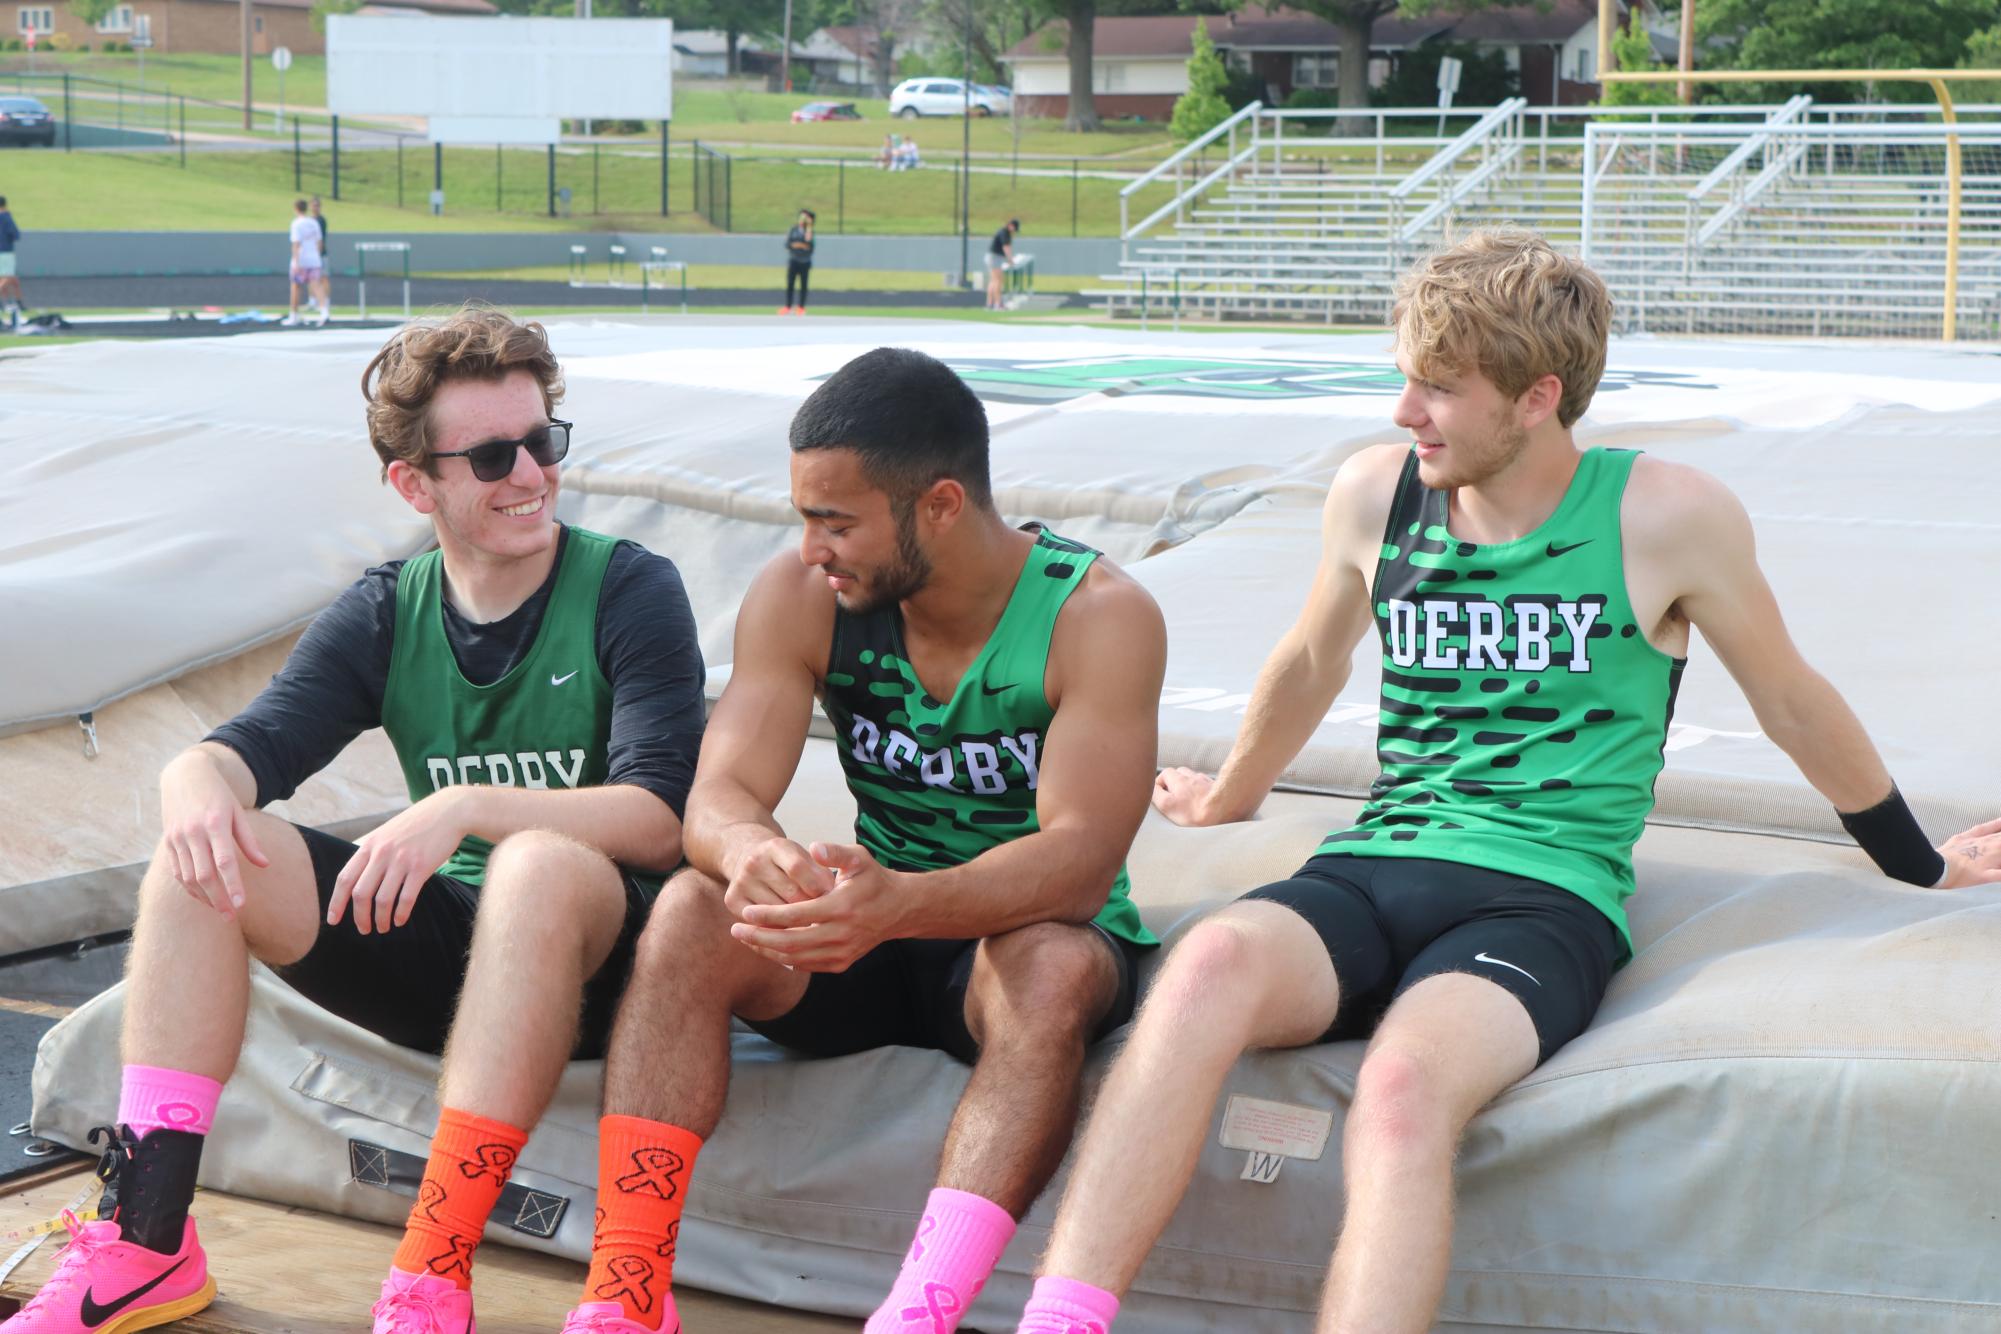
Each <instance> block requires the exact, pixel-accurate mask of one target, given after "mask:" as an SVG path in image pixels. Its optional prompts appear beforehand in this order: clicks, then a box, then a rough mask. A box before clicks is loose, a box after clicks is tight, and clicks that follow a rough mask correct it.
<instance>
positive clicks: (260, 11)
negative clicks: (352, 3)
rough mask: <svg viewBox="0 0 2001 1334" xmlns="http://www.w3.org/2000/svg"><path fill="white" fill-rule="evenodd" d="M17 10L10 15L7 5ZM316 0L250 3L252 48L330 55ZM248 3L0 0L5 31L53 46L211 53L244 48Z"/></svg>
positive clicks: (421, 6)
mask: <svg viewBox="0 0 2001 1334" xmlns="http://www.w3.org/2000/svg"><path fill="white" fill-rule="evenodd" d="M10 8H11V9H12V10H13V11H14V12H13V15H12V19H11V22H9V21H8V19H7V17H6V11H7V10H8V9H10ZM312 9H313V0H253V3H252V5H251V10H250V25H251V34H250V42H251V50H252V52H253V53H255V54H257V55H260V56H261V55H268V54H269V53H270V51H271V49H272V48H273V47H278V46H286V47H290V48H291V49H292V53H293V54H294V55H301V56H318V55H325V54H326V49H327V42H326V38H325V36H323V35H322V34H321V33H320V31H319V30H318V29H316V28H315V27H313V18H312ZM361 12H362V13H364V14H394V13H422V14H495V13H498V12H499V11H498V10H497V9H495V8H494V6H493V5H492V4H491V3H490V2H489V0H399V3H397V4H395V5H369V6H368V7H366V8H365V9H363V10H362V11H361ZM241 23H242V10H241V8H240V7H239V5H238V2H237V0H120V3H119V4H118V5H117V6H116V7H115V8H113V9H112V11H111V12H110V13H109V14H107V15H106V16H105V18H104V21H103V22H102V23H98V24H95V25H93V24H89V23H85V22H84V21H83V20H82V19H80V18H78V17H77V16H76V14H75V12H74V11H72V10H71V9H70V7H69V5H68V3H67V2H66V0H0V24H5V30H4V35H5V36H7V37H11V38H13V39H15V40H16V41H19V40H20V39H22V38H23V37H25V36H26V35H27V33H28V30H29V29H30V28H33V29H34V30H35V32H36V34H37V37H36V40H37V42H38V43H40V44H42V45H43V47H44V48H45V49H46V47H47V45H48V43H49V39H50V37H51V36H54V37H56V39H57V40H56V42H55V45H56V46H57V47H64V46H66V47H67V48H68V49H70V50H77V49H80V48H82V47H85V46H88V47H90V48H91V49H92V50H99V49H101V48H102V47H103V46H104V45H105V43H107V42H117V43H119V44H121V45H122V44H124V43H128V42H130V41H131V40H132V39H133V38H135V37H144V38H150V39H151V40H152V43H153V46H152V49H153V50H155V51H160V52H181V53H187V52H204V53H208V54H213V55H235V54H236V53H237V52H238V51H239V50H241V49H242V46H241V43H242V38H241V35H240V34H241V28H240V24H241Z"/></svg>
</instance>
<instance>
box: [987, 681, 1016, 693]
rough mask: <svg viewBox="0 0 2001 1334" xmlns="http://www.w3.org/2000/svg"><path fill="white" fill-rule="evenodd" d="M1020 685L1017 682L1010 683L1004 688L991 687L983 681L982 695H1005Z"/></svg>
mask: <svg viewBox="0 0 2001 1334" xmlns="http://www.w3.org/2000/svg"><path fill="white" fill-rule="evenodd" d="M1019 684H1020V682H1017V681H1009V682H1008V683H1007V684H1006V685H1004V686H990V685H988V684H987V683H986V682H985V681H982V682H980V693H981V694H983V695H1004V694H1006V693H1007V692H1008V691H1010V690H1012V689H1014V688H1015V686H1017V685H1019Z"/></svg>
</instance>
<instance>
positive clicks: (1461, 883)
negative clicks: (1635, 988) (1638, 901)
mask: <svg viewBox="0 0 2001 1334" xmlns="http://www.w3.org/2000/svg"><path fill="white" fill-rule="evenodd" d="M1244 898H1245V899H1255V900H1262V901H1264V902H1269V903H1279V904H1283V905H1285V906H1286V907H1288V908H1290V909H1292V910H1293V911H1294V912H1296V913H1298V914H1299V915H1300V916H1301V917H1304V918H1305V919H1306V920H1307V922H1308V923H1309V924H1311V926H1312V927H1313V929H1314V930H1315V931H1317V932H1318V933H1319V934H1320V939H1321V940H1322V942H1324V943H1325V944H1326V946H1327V956H1328V958H1330V959H1331V960H1333V963H1334V976H1335V977H1336V978H1337V979H1338V980H1339V982H1340V986H1341V1008H1340V1011H1339V1013H1338V1014H1336V1015H1335V1018H1334V1025H1333V1027H1331V1028H1329V1029H1328V1030H1327V1032H1326V1034H1325V1035H1323V1036H1322V1038H1321V1039H1320V1040H1321V1041H1322V1042H1334V1041H1338V1040H1340V1039H1343V1038H1356V1037H1365V1036H1367V1035H1368V1034H1370V1033H1372V1032H1374V1031H1375V1027H1376V1025H1377V1024H1378V1023H1379V1022H1380V1021H1381V1020H1382V1017H1383V1014H1384V1012H1385V1011H1386V1010H1388V1009H1389V1007H1390V1003H1391V1002H1392V1001H1394V1000H1395V999H1396V998H1397V997H1398V996H1401V995H1402V994H1403V993H1404V992H1406V991H1408V990H1410V989H1411V987H1413V986H1415V985H1416V984H1417V983H1419V982H1422V981H1423V980H1424V979H1425V978H1427V977H1434V976H1436V975H1438V974H1439V973H1471V974H1473V975H1474V976H1476V977H1484V978H1486V979H1487V980H1488V981H1490V982H1494V983H1497V984H1499V985H1500V986H1502V987H1504V988H1506V989H1507V990H1508V991H1509V992H1510V993H1512V994H1513V995H1514V996H1515V998H1516V999H1518V1000H1520V1001H1521V1003H1522V1005H1523V1007H1524V1008H1526V1009H1527V1010H1528V1012H1529V1018H1530V1020H1532V1021H1533V1022H1534V1024H1535V1031H1536V1037H1537V1039H1538V1041H1539V1043H1540V1044H1541V1048H1542V1050H1541V1053H1540V1054H1539V1055H1538V1057H1537V1058H1536V1059H1537V1060H1538V1062H1540V1061H1546V1060H1548V1059H1549V1058H1550V1057H1551V1056H1552V1055H1553V1054H1555V1052H1556V1049H1557V1048H1559V1047H1561V1046H1562V1045H1563V1044H1564V1043H1566V1042H1568V1041H1570V1040H1571V1039H1572V1038H1574V1037H1576V1036H1577V1035H1578V1034H1579V1033H1581V1032H1583V1031H1584V1026H1585V1025H1586V1024H1588V1023H1590V1022H1591V1016H1592V1015H1593V1014H1595V1013H1597V1010H1598V1003H1599V1001H1600V1000H1602V999H1604V996H1605V986H1606V984H1607V983H1608V982H1609V981H1611V978H1612V973H1613V971H1614V970H1615V969H1616V968H1618V967H1619V965H1621V964H1623V963H1624V962H1625V961H1626V955H1627V951H1626V943H1625V939H1624V938H1623V937H1622V936H1620V934H1619V931H1618V928H1616V927H1614V926H1613V925H1612V922H1611V920H1610V919H1609V918H1607V917H1606V916H1605V914H1604V913H1602V912H1599V911H1598V910H1597V909H1596V908H1594V907H1592V906H1591V905H1590V904H1589V903H1587V902H1585V901H1584V900H1583V899H1581V898H1579V897H1578V896H1577V895H1575V894H1572V893H1571V892H1570V891H1569V890H1565V889H1558V888H1557V887H1556V886H1555V885H1548V884H1544V883H1543V882H1542V881H1540V880H1530V879H1528V878H1526V877H1524V876H1518V875H1509V874H1506V873H1504V872H1500V871H1490V870H1487V869H1485V868H1483V867H1478V866H1466V865H1463V864H1461V863H1459V862H1447V861H1434V860H1428V859H1424V858H1415V857H1355V856H1347V855H1341V854H1328V855H1323V856H1318V857H1315V858H1313V859H1312V860H1311V861H1309V862H1307V863H1306V865H1305V866H1303V867H1301V868H1300V869H1299V872H1298V873H1297V874H1296V875H1294V876H1293V877H1292V878H1291V879H1290V880H1281V881H1279V882H1278V883H1277V884H1274V885H1266V886H1265V887H1263V888H1262V889H1254V890H1252V891H1251V892H1250V893H1249V894H1246V895H1245V896H1244Z"/></svg>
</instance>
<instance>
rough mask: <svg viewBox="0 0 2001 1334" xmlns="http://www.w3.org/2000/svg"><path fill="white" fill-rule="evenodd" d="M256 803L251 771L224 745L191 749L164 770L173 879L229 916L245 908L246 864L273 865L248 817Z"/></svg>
mask: <svg viewBox="0 0 2001 1334" xmlns="http://www.w3.org/2000/svg"><path fill="white" fill-rule="evenodd" d="M256 804H257V779H256V777H255V776H254V775H252V774H251V772H250V766H249V765H247V764H245V763H244V762H243V757H242V756H240V755H238V754H237V753H236V752H235V751H233V750H231V749H230V748H229V747H228V746H225V745H223V744H221V743H220V742H216V741H204V742H201V743H200V744H199V745H195V746H190V747H188V749H186V750H184V751H182V752H181V753H180V754H179V755H177V756H175V757H174V758H173V759H172V760H171V761H170V762H169V763H168V764H167V767H166V768H165V769H162V770H161V771H160V826H161V847H162V848H163V849H164V851H165V853H166V855H167V857H168V858H169V859H170V860H171V861H172V862H173V867H174V878H175V879H176V880H179V881H180V882H181V884H182V885H183V886H185V887H186V889H187V891H188V893H190V894H192V895H194V896H195V898H197V899H199V900H201V901H203V902H206V903H208V904H210V905H212V906H213V907H214V908H215V909H216V911H218V912H220V913H222V914H223V915H224V916H225V917H227V916H231V915H233V914H234V912H235V910H236V909H238V908H241V907H242V906H243V869H242V861H243V860H246V859H247V860H248V861H249V862H250V863H251V864H252V865H254V866H269V865H270V864H271V863H270V861H269V859H268V858H266V856H265V855H264V850H263V849H262V848H261V847H259V846H258V844H257V838H256V835H255V834H253V833H252V832H251V829H250V825H249V823H248V822H247V821H246V820H245V819H244V818H243V816H244V813H245V812H246V811H248V810H250V809H252V808H253V807H255V806H256Z"/></svg>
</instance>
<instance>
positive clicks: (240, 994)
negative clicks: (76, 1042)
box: [123, 811, 320, 1081]
mask: <svg viewBox="0 0 2001 1334" xmlns="http://www.w3.org/2000/svg"><path fill="white" fill-rule="evenodd" d="M249 818H250V821H251V824H252V827H253V829H254V830H255V832H256V837H257V841H258V842H259V843H260V844H261V845H262V846H263V848H264V851H265V853H266V855H268V856H269V857H270V859H271V865H270V866H269V867H267V868H262V869H260V868H258V867H256V866H253V865H251V864H250V863H249V862H248V861H247V860H246V861H244V862H243V863H242V871H243V887H244V897H243V908H242V910H241V911H240V912H238V913H237V915H236V918H235V920H234V921H232V920H231V919H229V918H227V917H224V916H223V915H222V914H221V913H219V912H217V911H216V910H215V909H214V908H212V907H210V906H209V905H208V904H207V903H206V902H202V901H197V900H196V899H195V898H194V896H193V895H191V894H189V893H188V891H187V890H186V889H184V888H183V887H182V886H181V884H180V882H179V881H177V880H175V879H174V876H173V870H172V866H173V863H172V860H171V859H170V858H163V857H162V856H161V855H160V853H159V852H158V851H155V852H154V854H153V863H152V865H151V866H149V867H147V868H146V876H145V879H144V880H142V881H141V882H140V885H139V921H138V924H137V926H136V927H135V928H134V930H133V933H132V957H131V960H130V961H129V963H128V964H127V966H126V979H127V985H126V992H125V1034H124V1043H123V1047H124V1056H125V1061H126V1063H127V1064H130V1065H157V1066H164V1067H166V1068H167V1069H170V1070H182V1071H186V1072H187V1073H189V1074H197V1075H205V1076H207V1077H208V1078H210V1079H214V1080H217V1081H227V1080H228V1078H229V1076H230V1073H231V1072H232V1071H234V1070H235V1069H236V1058H237V1056H238V1055H240V1054H241V1052H242V1050H243V1026H244V1021H245V1016H246V1014H247V1013H248V1011H249V1005H250V977H249V961H250V958H251V956H253V955H254V956H256V957H257V958H259V959H262V960H264V961H265V962H266V963H271V964H287V963H293V962H296V961H297V960H299V959H301V958H303V957H304V956H305V954H306V951H308V950H310V949H311V948H312V947H313V941H314V940H315V939H316V938H317V937H318V934H319V922H320V915H319V906H320V900H319V892H318V889H317V887H316V885H315V883H314V880H313V864H312V859H311V858H310V857H309V856H307V854H306V844H305V840H304V839H302V838H300V837H299V831H298V830H296V829H294V828H293V827H292V826H291V825H290V824H288V823H286V822H285V821H283V820H280V819H279V818H277V817H276V816H274V815H265V814H264V813H262V812H261V811H252V812H251V813H250V817H249Z"/></svg>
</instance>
